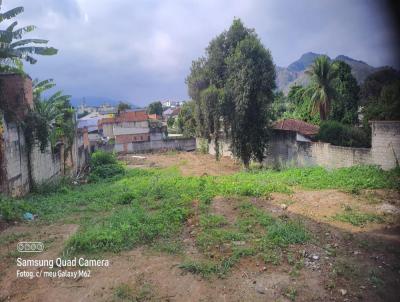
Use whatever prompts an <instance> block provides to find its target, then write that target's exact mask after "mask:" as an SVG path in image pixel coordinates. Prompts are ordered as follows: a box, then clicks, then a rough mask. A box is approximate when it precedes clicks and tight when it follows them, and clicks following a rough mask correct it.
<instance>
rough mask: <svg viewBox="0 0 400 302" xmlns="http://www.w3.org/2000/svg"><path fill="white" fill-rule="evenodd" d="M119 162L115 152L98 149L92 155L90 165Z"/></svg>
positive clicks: (93, 166)
mask: <svg viewBox="0 0 400 302" xmlns="http://www.w3.org/2000/svg"><path fill="white" fill-rule="evenodd" d="M117 163H118V161H117V157H116V156H115V153H110V152H104V151H101V150H98V151H96V152H94V153H93V154H92V155H91V157H90V166H91V167H92V168H95V167H97V166H102V165H113V164H117Z"/></svg>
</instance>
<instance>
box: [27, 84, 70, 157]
mask: <svg viewBox="0 0 400 302" xmlns="http://www.w3.org/2000/svg"><path fill="white" fill-rule="evenodd" d="M54 86H55V83H54V81H53V79H47V80H44V81H39V80H37V79H35V80H34V81H33V96H34V110H33V111H32V115H33V116H34V117H35V119H36V120H37V121H40V125H41V128H42V131H43V132H45V133H46V135H47V139H48V141H50V144H51V146H52V147H54V146H55V145H56V144H57V142H60V141H62V142H63V143H64V145H65V146H66V150H68V149H69V148H70V147H71V146H72V143H73V139H74V136H75V119H74V112H75V111H74V109H73V108H72V106H71V103H70V98H71V96H70V95H65V94H63V92H62V91H57V92H56V93H54V94H52V95H51V96H50V97H47V98H45V97H43V95H42V94H43V93H44V92H45V91H47V90H49V89H51V88H53V87H54ZM42 147H43V148H42V150H44V148H45V147H46V145H44V146H42Z"/></svg>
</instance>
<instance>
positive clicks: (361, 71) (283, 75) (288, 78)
mask: <svg viewBox="0 0 400 302" xmlns="http://www.w3.org/2000/svg"><path fill="white" fill-rule="evenodd" d="M319 56H322V54H318V53H314V52H307V53H305V54H303V55H302V56H301V57H300V58H299V59H298V60H296V61H294V62H293V63H291V64H290V65H289V66H288V67H287V68H285V67H279V66H276V85H277V87H278V90H280V91H283V92H284V93H285V94H287V93H288V92H289V90H290V87H291V86H293V85H295V84H296V85H307V84H308V83H309V81H310V79H309V76H308V75H307V74H305V70H306V69H307V68H308V67H309V66H310V65H311V64H312V63H313V62H314V60H315V59H316V58H317V57H319ZM331 60H332V59H331ZM333 60H334V61H343V62H345V63H347V64H349V65H350V67H351V73H352V74H353V76H354V77H355V78H356V80H357V82H358V83H359V84H360V83H362V82H363V81H364V80H365V78H366V77H367V76H368V75H370V74H371V73H373V72H375V71H378V70H379V69H381V68H382V67H378V68H376V67H373V66H371V65H368V64H367V63H365V62H363V61H359V60H355V59H352V58H350V57H347V56H345V55H339V56H337V57H336V58H334V59H333Z"/></svg>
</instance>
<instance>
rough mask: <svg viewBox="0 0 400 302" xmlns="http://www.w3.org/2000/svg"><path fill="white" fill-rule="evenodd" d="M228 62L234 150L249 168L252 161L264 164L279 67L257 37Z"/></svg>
mask: <svg viewBox="0 0 400 302" xmlns="http://www.w3.org/2000/svg"><path fill="white" fill-rule="evenodd" d="M227 62H228V70H229V78H228V92H229V94H230V96H231V100H232V103H233V105H234V108H235V111H234V112H233V118H232V119H231V120H230V126H231V129H232V130H231V137H232V151H233V153H234V154H235V155H237V156H238V157H240V158H241V159H242V161H243V163H244V165H245V166H248V165H249V162H250V160H251V159H252V158H255V159H257V160H258V161H260V162H261V161H262V160H263V158H264V151H265V147H266V144H267V140H268V121H269V119H270V116H269V114H270V112H269V106H270V104H271V103H272V101H273V89H274V88H275V67H274V64H273V62H272V58H271V54H270V52H269V51H268V50H266V49H265V48H264V46H263V45H262V44H261V42H260V40H259V39H258V38H257V37H256V36H255V35H254V34H252V35H248V36H247V37H246V38H244V39H243V40H242V41H240V42H239V44H238V45H237V47H236V49H235V52H234V53H233V54H232V55H231V56H229V57H228V59H227Z"/></svg>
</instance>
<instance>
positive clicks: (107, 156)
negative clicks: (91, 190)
mask: <svg viewBox="0 0 400 302" xmlns="http://www.w3.org/2000/svg"><path fill="white" fill-rule="evenodd" d="M90 167H91V169H92V170H91V173H90V180H91V181H100V180H102V179H107V178H112V177H115V176H119V175H123V174H124V173H125V169H124V167H123V166H122V164H121V163H119V162H118V160H117V157H116V156H115V154H114V153H108V152H104V151H96V152H94V153H93V154H92V156H91V160H90Z"/></svg>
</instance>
